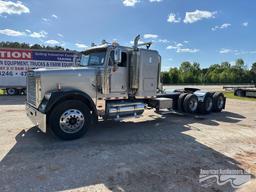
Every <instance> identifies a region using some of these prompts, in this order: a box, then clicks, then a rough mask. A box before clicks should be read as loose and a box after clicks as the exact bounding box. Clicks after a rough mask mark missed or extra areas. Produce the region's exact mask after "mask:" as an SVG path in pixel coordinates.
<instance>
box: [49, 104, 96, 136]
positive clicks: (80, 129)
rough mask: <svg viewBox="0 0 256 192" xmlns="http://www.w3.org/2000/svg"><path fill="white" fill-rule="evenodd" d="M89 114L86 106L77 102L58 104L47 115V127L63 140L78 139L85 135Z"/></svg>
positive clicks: (89, 118) (88, 123)
mask: <svg viewBox="0 0 256 192" xmlns="http://www.w3.org/2000/svg"><path fill="white" fill-rule="evenodd" d="M90 123H91V113H90V110H89V108H88V107H87V105H86V104H84V103H83V102H81V101H77V100H68V101H65V102H62V103H59V104H58V105H57V106H55V107H54V108H53V110H52V111H51V113H50V114H49V127H50V128H51V130H52V131H53V133H54V134H55V135H56V136H57V137H59V138H60V139H63V140H73V139H78V138H80V137H82V136H83V135H85V134H86V132H87V130H88V128H89V126H90Z"/></svg>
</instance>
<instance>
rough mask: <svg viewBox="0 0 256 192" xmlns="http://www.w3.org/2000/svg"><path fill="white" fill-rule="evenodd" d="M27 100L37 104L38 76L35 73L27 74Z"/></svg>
mask: <svg viewBox="0 0 256 192" xmlns="http://www.w3.org/2000/svg"><path fill="white" fill-rule="evenodd" d="M27 102H28V103H29V104H31V105H33V106H36V77H35V76H33V74H28V76H27Z"/></svg>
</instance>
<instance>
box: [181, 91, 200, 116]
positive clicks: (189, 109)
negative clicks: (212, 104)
mask: <svg viewBox="0 0 256 192" xmlns="http://www.w3.org/2000/svg"><path fill="white" fill-rule="evenodd" d="M197 106H198V99H197V96H196V95H193V94H188V95H187V96H186V97H185V99H184V102H183V108H184V110H185V112H186V113H195V112H196V111H197Z"/></svg>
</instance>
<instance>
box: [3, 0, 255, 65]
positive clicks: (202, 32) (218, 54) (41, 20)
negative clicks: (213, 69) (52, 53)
mask: <svg viewBox="0 0 256 192" xmlns="http://www.w3.org/2000/svg"><path fill="white" fill-rule="evenodd" d="M255 7H256V1H252V0H43V1H42V0H22V1H14V0H0V41H18V42H26V43H29V44H35V43H39V44H44V45H52V46H54V45H60V46H63V47H65V48H69V49H73V50H78V51H82V50H84V49H86V48H87V47H89V46H90V45H91V43H92V42H94V43H96V44H97V43H100V42H101V41H102V40H103V39H104V40H106V41H108V42H113V41H117V42H118V43H119V44H121V45H126V46H127V45H129V46H132V44H131V41H133V39H134V37H135V36H136V35H138V34H140V35H141V37H142V39H141V41H142V42H149V41H152V42H153V46H152V49H156V50H158V51H159V53H160V55H161V56H162V70H168V69H169V68H170V67H178V66H179V65H180V63H181V62H183V61H190V62H199V63H200V65H201V67H202V68H204V67H208V66H209V65H211V64H216V63H221V62H223V61H228V62H231V63H234V62H235V60H236V59H238V58H242V59H244V61H245V63H246V65H247V66H248V67H249V68H250V66H251V64H252V63H253V62H256V57H255V56H256V46H255V40H256V36H255V34H256V19H255V18H256V12H255Z"/></svg>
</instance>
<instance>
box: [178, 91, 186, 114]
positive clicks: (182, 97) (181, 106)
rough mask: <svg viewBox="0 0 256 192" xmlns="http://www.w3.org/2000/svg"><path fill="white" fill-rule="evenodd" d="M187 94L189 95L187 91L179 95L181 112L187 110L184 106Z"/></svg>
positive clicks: (179, 109)
mask: <svg viewBox="0 0 256 192" xmlns="http://www.w3.org/2000/svg"><path fill="white" fill-rule="evenodd" d="M187 95H188V94H187V93H181V94H180V96H179V99H178V111H179V112H184V111H185V110H184V107H183V102H184V99H185V97H186V96H187Z"/></svg>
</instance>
